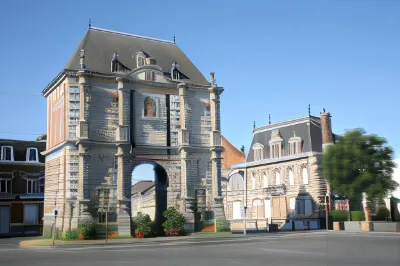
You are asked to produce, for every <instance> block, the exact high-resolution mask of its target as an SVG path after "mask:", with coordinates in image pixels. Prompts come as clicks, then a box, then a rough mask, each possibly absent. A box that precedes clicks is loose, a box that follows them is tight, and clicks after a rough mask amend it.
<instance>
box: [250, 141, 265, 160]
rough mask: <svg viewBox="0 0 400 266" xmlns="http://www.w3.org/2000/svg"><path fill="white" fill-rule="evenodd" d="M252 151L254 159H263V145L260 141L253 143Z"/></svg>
mask: <svg viewBox="0 0 400 266" xmlns="http://www.w3.org/2000/svg"><path fill="white" fill-rule="evenodd" d="M253 151H254V160H255V161H260V160H263V159H264V145H262V144H261V143H256V144H254V145H253Z"/></svg>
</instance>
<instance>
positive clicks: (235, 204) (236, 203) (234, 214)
mask: <svg viewBox="0 0 400 266" xmlns="http://www.w3.org/2000/svg"><path fill="white" fill-rule="evenodd" d="M238 204H239V213H236V212H235V206H236V207H237V205H238ZM242 218H243V217H242V202H241V201H234V202H233V203H232V220H237V219H242Z"/></svg>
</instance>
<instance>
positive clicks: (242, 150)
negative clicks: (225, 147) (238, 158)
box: [240, 145, 244, 153]
mask: <svg viewBox="0 0 400 266" xmlns="http://www.w3.org/2000/svg"><path fill="white" fill-rule="evenodd" d="M240 151H241V152H242V153H244V145H242V147H241V148H240Z"/></svg>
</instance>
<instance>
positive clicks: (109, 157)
mask: <svg viewBox="0 0 400 266" xmlns="http://www.w3.org/2000/svg"><path fill="white" fill-rule="evenodd" d="M222 91H223V88H222V87H218V86H217V84H216V82H215V78H214V74H213V73H211V82H209V81H207V80H206V79H205V78H204V76H203V75H202V73H201V72H200V71H199V70H198V69H197V68H196V67H195V66H194V65H193V63H192V62H191V61H190V60H189V58H187V57H186V56H185V54H184V53H183V52H182V50H181V49H180V48H179V47H178V46H177V45H176V43H175V42H171V41H163V40H158V39H153V38H148V37H142V36H135V35H131V34H126V33H120V32H114V31H110V30H104V29H98V28H91V27H89V29H88V31H87V33H86V34H85V36H84V38H83V39H82V41H81V43H80V44H79V46H78V47H77V49H76V52H75V53H74V54H73V55H72V57H71V59H70V60H69V62H68V63H67V65H66V66H65V67H64V69H63V70H62V71H61V72H60V73H59V75H57V77H55V78H54V80H53V81H52V82H51V83H50V84H49V85H48V86H47V87H46V88H45V89H44V90H43V96H44V97H46V99H47V106H48V121H47V123H48V126H47V133H48V142H47V150H46V151H45V152H44V154H45V156H46V171H47V177H46V178H47V180H48V182H46V192H45V206H44V212H45V219H44V221H45V228H47V229H49V228H50V226H51V224H52V223H53V221H54V215H53V213H52V210H53V209H55V208H56V209H57V210H58V214H59V215H58V216H57V219H56V226H57V228H59V229H61V230H66V229H68V228H69V227H70V226H71V227H76V226H77V225H78V224H81V223H84V222H86V221H92V220H94V221H98V217H97V216H98V215H97V212H96V206H95V202H94V201H93V198H94V195H95V194H96V188H97V187H98V186H99V185H100V184H101V183H102V182H103V181H104V178H105V177H106V176H108V177H111V178H112V183H113V185H114V186H115V187H116V189H117V195H116V197H117V199H116V200H117V202H118V203H117V205H118V206H117V210H116V213H115V214H116V215H115V216H116V217H117V222H118V232H119V233H120V234H123V235H126V234H129V233H130V215H131V210H130V209H131V203H130V194H131V174H132V170H133V169H134V167H136V166H137V165H139V164H142V163H151V164H153V165H154V166H155V171H156V176H157V177H156V183H157V182H158V183H161V184H162V185H161V186H160V190H163V191H164V192H166V193H160V195H165V198H159V199H157V201H158V202H160V204H157V206H160V208H165V207H166V206H164V205H163V204H161V203H166V204H168V205H169V206H171V205H178V206H179V209H180V211H181V212H182V213H184V214H185V215H186V217H187V218H188V221H189V224H188V226H189V227H188V230H190V228H191V227H190V224H191V223H192V221H193V216H194V215H193V206H194V204H195V199H194V196H195V189H196V188H198V187H202V186H203V183H202V178H205V177H206V175H207V172H209V173H210V178H211V180H212V181H211V182H212V200H211V202H210V205H212V206H210V207H211V208H212V209H213V211H214V214H215V216H216V217H224V212H223V210H224V209H223V202H222V196H221V152H222V151H223V148H222V146H221V135H220V106H219V105H220V94H221V93H222ZM156 219H157V217H156Z"/></svg>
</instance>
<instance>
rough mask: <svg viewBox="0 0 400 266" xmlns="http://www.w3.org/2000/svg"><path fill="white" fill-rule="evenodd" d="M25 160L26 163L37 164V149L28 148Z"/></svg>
mask: <svg viewBox="0 0 400 266" xmlns="http://www.w3.org/2000/svg"><path fill="white" fill-rule="evenodd" d="M26 160H27V161H28V162H38V161H39V158H38V150H37V148H28V150H27V152H26Z"/></svg>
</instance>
